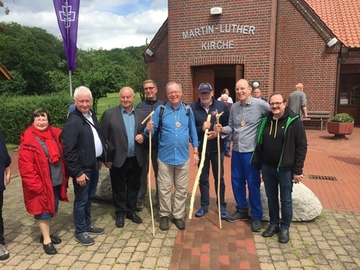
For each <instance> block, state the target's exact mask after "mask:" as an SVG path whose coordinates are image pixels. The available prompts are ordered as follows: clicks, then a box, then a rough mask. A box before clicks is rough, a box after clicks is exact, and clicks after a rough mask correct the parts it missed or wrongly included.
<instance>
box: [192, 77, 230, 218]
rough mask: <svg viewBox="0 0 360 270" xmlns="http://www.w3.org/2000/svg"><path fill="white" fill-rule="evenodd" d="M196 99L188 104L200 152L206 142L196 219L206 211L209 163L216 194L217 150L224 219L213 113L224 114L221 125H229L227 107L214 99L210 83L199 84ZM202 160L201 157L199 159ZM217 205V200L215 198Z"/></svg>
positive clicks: (222, 189) (222, 191) (223, 210)
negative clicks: (193, 118)
mask: <svg viewBox="0 0 360 270" xmlns="http://www.w3.org/2000/svg"><path fill="white" fill-rule="evenodd" d="M198 93H199V98H198V100H197V101H196V102H194V103H193V104H191V108H192V110H193V112H194V117H195V125H196V131H197V134H198V138H199V143H200V145H199V152H200V153H201V152H202V146H203V144H204V140H207V147H206V152H205V160H204V167H203V169H202V172H201V175H200V181H199V186H200V193H201V198H200V204H201V207H200V209H199V210H198V211H197V212H196V213H195V217H202V216H203V215H205V214H206V213H207V212H208V211H209V204H210V198H209V171H210V164H211V167H212V172H213V176H214V179H215V191H216V195H217V194H218V192H217V190H218V170H219V168H218V151H220V209H221V218H222V219H226V218H227V216H228V214H227V212H226V203H225V198H224V197H225V182H224V142H223V139H220V149H218V147H217V139H216V138H217V135H216V133H215V131H214V125H215V123H216V113H219V114H220V113H223V114H222V115H221V117H220V119H219V121H220V123H221V124H222V125H223V126H226V125H227V124H228V120H229V110H228V106H227V105H226V104H225V103H224V102H221V101H218V100H215V99H214V98H213V95H214V91H213V89H212V87H211V85H210V84H209V83H202V84H200V86H199V89H198ZM209 114H210V115H211V119H210V121H207V116H208V115H209ZM206 129H208V130H209V132H208V135H207V137H205V138H204V133H205V130H206ZM201 158H202V157H201ZM217 203H219V198H217Z"/></svg>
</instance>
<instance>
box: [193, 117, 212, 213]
mask: <svg viewBox="0 0 360 270" xmlns="http://www.w3.org/2000/svg"><path fill="white" fill-rule="evenodd" d="M210 120H211V114H208V116H207V118H206V121H208V122H210ZM208 132H209V129H208V128H207V129H205V133H204V139H203V146H202V151H201V161H200V165H199V169H198V171H197V174H196V178H195V182H194V186H193V190H192V193H191V200H190V211H189V219H191V218H192V213H193V211H194V200H195V193H196V188H197V186H198V185H199V179H200V175H201V172H202V169H203V167H204V162H205V153H206V145H207V136H208Z"/></svg>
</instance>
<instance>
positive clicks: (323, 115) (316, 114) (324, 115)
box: [303, 111, 331, 130]
mask: <svg viewBox="0 0 360 270" xmlns="http://www.w3.org/2000/svg"><path fill="white" fill-rule="evenodd" d="M330 117H331V115H330V111H308V112H307V118H304V119H303V123H304V125H305V124H306V123H311V122H316V123H318V122H320V130H323V128H324V122H326V121H327V120H328V119H329V118H330Z"/></svg>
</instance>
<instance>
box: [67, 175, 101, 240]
mask: <svg viewBox="0 0 360 270" xmlns="http://www.w3.org/2000/svg"><path fill="white" fill-rule="evenodd" d="M84 173H85V174H86V176H87V177H88V178H89V180H87V181H86V185H85V186H80V185H79V184H78V183H77V182H76V179H73V184H74V192H75V200H74V223H75V233H76V234H79V233H83V232H86V229H87V227H89V226H90V225H91V203H92V200H93V199H94V197H95V193H96V188H97V184H98V181H99V170H97V169H95V170H93V171H86V172H84Z"/></svg>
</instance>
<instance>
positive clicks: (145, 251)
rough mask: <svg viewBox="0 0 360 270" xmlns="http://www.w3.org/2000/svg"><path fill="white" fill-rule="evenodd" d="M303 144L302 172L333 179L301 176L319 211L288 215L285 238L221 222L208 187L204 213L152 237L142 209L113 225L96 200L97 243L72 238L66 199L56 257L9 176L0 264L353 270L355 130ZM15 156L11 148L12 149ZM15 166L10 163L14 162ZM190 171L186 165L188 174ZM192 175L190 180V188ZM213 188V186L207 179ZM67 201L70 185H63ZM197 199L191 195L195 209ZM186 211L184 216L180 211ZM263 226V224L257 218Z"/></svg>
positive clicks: (316, 136) (358, 170)
mask: <svg viewBox="0 0 360 270" xmlns="http://www.w3.org/2000/svg"><path fill="white" fill-rule="evenodd" d="M307 136H308V143H309V150H308V155H307V159H306V162H305V174H306V175H308V176H310V175H315V176H331V177H334V178H336V181H329V180H314V179H309V178H307V179H305V180H304V184H305V185H307V186H308V187H309V188H310V189H311V190H312V191H313V192H314V193H315V194H316V195H317V196H318V198H319V199H320V201H321V202H322V204H323V207H324V211H323V213H322V214H321V216H320V217H318V218H317V219H315V220H314V221H312V222H294V223H293V224H292V227H291V228H290V236H291V241H290V242H289V243H288V244H285V245H281V244H279V243H278V242H277V238H276V237H273V238H270V239H265V238H263V237H262V236H261V233H252V232H251V230H250V223H249V222H237V223H227V222H225V221H223V222H222V226H223V227H222V229H221V230H220V229H219V225H218V218H217V214H216V209H215V203H214V197H215V196H214V194H212V201H211V208H210V211H209V213H207V214H206V215H205V216H204V217H203V218H200V219H198V218H195V217H193V218H192V219H191V220H189V219H187V220H186V225H187V229H186V230H185V231H180V232H179V231H178V230H177V229H176V228H175V226H174V225H173V224H172V225H171V227H170V230H169V231H168V232H162V231H160V230H158V228H157V227H158V222H157V221H155V226H156V235H155V237H153V236H152V227H151V219H150V214H149V210H148V209H146V210H145V211H144V212H142V213H140V216H141V217H142V218H143V221H144V223H143V224H140V225H136V224H133V223H129V222H127V223H126V225H125V227H124V228H123V229H118V228H116V227H115V225H114V219H113V209H112V205H111V204H109V203H104V202H96V203H95V204H94V207H93V210H94V211H93V217H94V221H95V224H96V225H101V226H104V227H105V228H106V232H105V234H104V235H99V236H96V238H95V240H96V244H95V245H94V246H90V247H87V248H85V247H82V246H80V245H79V244H78V243H77V242H75V240H74V239H73V233H74V228H73V223H72V215H71V214H72V209H71V206H72V205H71V203H61V205H60V210H59V215H58V216H57V217H56V218H55V219H54V222H53V226H52V228H53V232H54V233H55V234H57V235H59V236H61V238H62V239H63V243H61V244H60V245H59V246H58V251H59V253H58V254H57V255H55V256H48V255H46V254H44V252H43V250H42V247H41V244H39V243H38V241H39V240H38V239H39V238H38V236H39V230H38V227H37V224H36V223H35V222H34V219H33V218H32V216H30V215H28V214H27V213H26V211H25V208H24V205H23V201H22V191H21V183H20V179H19V178H18V177H15V178H14V179H13V180H12V183H11V185H10V186H9V187H8V189H7V190H6V191H5V204H4V219H5V237H6V241H7V245H6V247H7V249H8V250H9V252H10V256H11V257H10V259H8V260H6V261H0V268H1V269H40V268H44V269H140V268H141V269H265V270H267V269H360V259H359V254H360V241H359V240H360V239H359V238H360V203H359V202H358V199H357V198H358V197H359V196H358V194H360V181H359V180H358V177H359V175H360V166H359V164H360V154H359V153H358V146H359V142H360V129H359V128H355V130H354V133H353V134H352V135H350V136H348V138H349V139H348V140H346V141H334V140H332V139H331V135H329V134H328V133H327V132H326V131H319V130H307ZM15 155H16V154H15ZM225 160H226V161H225V168H228V169H226V171H225V178H226V182H227V190H226V198H227V202H228V211H229V212H232V211H233V210H234V209H235V208H234V207H235V203H234V200H233V199H232V191H231V185H230V171H229V170H230V169H229V168H230V167H229V166H230V159H228V158H226V159H225ZM14 166H15V165H14ZM195 175H196V170H191V175H190V179H191V180H193V179H194V178H195ZM192 185H193V182H191V183H190V184H189V193H190V192H191V190H192ZM212 190H213V186H212ZM69 195H70V199H71V201H72V198H73V195H72V187H70V189H69ZM198 201H199V199H198V198H197V199H196V202H195V207H194V211H196V209H197V207H198V204H199V202H198ZM186 217H187V216H186ZM263 227H264V228H265V227H266V223H265V222H264V223H263Z"/></svg>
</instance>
